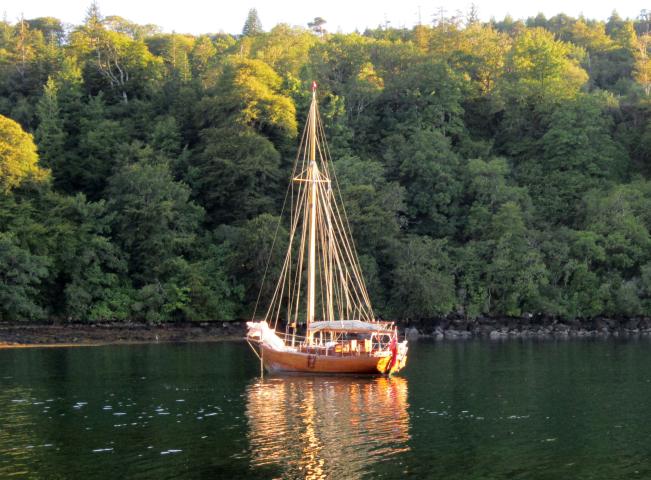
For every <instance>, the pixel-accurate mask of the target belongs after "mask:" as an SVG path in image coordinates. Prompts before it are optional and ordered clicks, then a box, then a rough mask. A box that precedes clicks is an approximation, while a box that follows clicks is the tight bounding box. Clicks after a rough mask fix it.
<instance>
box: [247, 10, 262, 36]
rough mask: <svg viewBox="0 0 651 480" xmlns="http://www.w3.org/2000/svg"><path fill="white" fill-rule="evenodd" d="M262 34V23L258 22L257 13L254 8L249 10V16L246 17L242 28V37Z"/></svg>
mask: <svg viewBox="0 0 651 480" xmlns="http://www.w3.org/2000/svg"><path fill="white" fill-rule="evenodd" d="M261 33H262V22H260V17H258V11H257V10H256V9H255V8H252V9H251V10H249V14H248V15H247V16H246V21H245V22H244V27H243V28H242V35H243V36H245V37H249V36H255V35H259V34H261Z"/></svg>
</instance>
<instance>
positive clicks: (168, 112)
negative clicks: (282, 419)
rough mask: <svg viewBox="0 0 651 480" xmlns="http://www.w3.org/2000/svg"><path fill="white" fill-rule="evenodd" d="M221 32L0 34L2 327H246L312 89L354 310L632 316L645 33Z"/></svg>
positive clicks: (19, 24) (648, 303) (650, 143)
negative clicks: (343, 227) (357, 270)
mask: <svg viewBox="0 0 651 480" xmlns="http://www.w3.org/2000/svg"><path fill="white" fill-rule="evenodd" d="M242 20H243V23H244V28H243V30H242V33H241V34H239V35H229V34H224V33H220V34H206V35H200V36H193V35H185V34H177V33H171V34H170V33H163V32H161V31H160V29H159V28H158V27H156V26H154V25H137V24H134V23H132V22H130V21H128V20H126V19H124V18H122V17H118V16H103V15H102V14H101V13H100V10H99V8H98V7H97V5H96V4H93V5H91V6H90V8H89V9H88V12H87V15H86V18H85V21H84V23H83V24H82V25H78V26H70V25H63V24H62V22H61V21H60V20H58V19H56V18H51V17H44V18H34V19H20V20H17V21H16V22H14V23H12V22H10V21H7V20H5V21H3V22H0V320H2V321H43V320H58V321H67V322H80V321H81V322H100V321H146V322H165V321H184V320H190V321H204V320H229V319H237V318H246V317H247V316H249V315H251V312H252V310H253V306H254V304H255V302H256V298H257V296H258V292H259V290H260V288H261V282H262V279H263V277H264V273H265V268H266V265H267V258H268V257H269V253H270V250H271V249H274V250H277V252H276V254H275V255H272V257H271V258H272V260H271V263H270V264H269V272H268V273H267V277H268V278H273V276H274V273H275V272H276V271H277V270H278V269H279V267H280V262H281V261H282V257H283V254H282V252H283V249H284V247H283V246H282V238H283V236H284V235H286V234H287V231H286V228H287V225H286V224H285V223H282V222H281V223H280V224H279V223H278V218H279V217H278V215H279V214H280V211H281V206H282V203H283V198H284V194H285V191H286V186H287V184H288V181H289V177H290V172H291V166H292V163H293V161H294V159H295V156H296V149H297V145H298V140H299V139H298V138H297V137H298V136H299V135H300V129H301V125H302V124H303V122H304V120H305V115H306V113H307V107H308V105H309V101H310V95H311V93H310V88H309V86H310V84H311V82H312V80H317V81H318V82H319V90H318V98H319V102H320V108H321V114H322V117H323V120H324V123H325V126H326V130H327V131H326V133H327V136H328V139H329V144H330V149H331V152H332V157H333V159H334V160H335V170H336V172H337V176H338V179H339V183H340V186H341V189H342V195H343V198H344V199H345V202H346V209H347V212H348V217H349V220H350V224H351V228H352V231H353V236H354V238H355V241H356V246H357V249H358V252H359V254H360V257H361V264H362V267H363V270H364V275H365V277H366V280H367V283H368V285H369V290H370V293H371V297H372V299H373V301H374V307H375V309H376V313H377V314H378V315H381V316H383V317H384V318H398V319H401V318H411V319H413V318H432V317H436V316H442V315H447V314H451V313H455V314H461V315H464V316H466V317H468V318H474V317H477V316H480V315H493V316H513V317H518V316H529V315H537V314H545V315H555V316H559V317H563V318H577V317H593V316H597V315H610V316H630V315H651V235H650V232H651V180H649V178H648V177H649V176H650V175H651V159H650V154H651V123H650V119H651V103H650V102H649V100H650V98H651V97H650V94H651V62H650V60H649V51H650V50H651V33H650V32H649V27H650V24H651V14H648V13H647V12H644V11H643V12H642V14H641V15H640V17H639V18H637V19H635V20H625V19H622V18H620V17H619V16H618V14H617V13H615V12H613V14H612V15H611V17H610V18H609V19H608V20H607V21H605V22H604V21H595V20H590V19H586V18H571V17H568V16H566V15H563V14H559V15H556V16H554V17H552V18H549V19H547V18H545V17H544V16H542V15H538V16H536V17H533V18H529V19H527V20H525V21H521V20H513V19H512V18H510V17H507V18H505V19H503V20H501V21H496V20H492V21H490V22H480V21H479V20H478V19H477V16H476V14H475V12H473V11H471V12H469V13H468V14H467V15H465V16H464V17H450V18H446V17H443V16H438V17H437V18H435V20H434V22H433V23H432V24H430V25H418V26H416V27H414V28H411V29H405V28H389V27H388V25H385V26H380V27H378V28H377V29H373V30H367V31H365V32H364V33H363V34H360V33H351V34H340V33H336V34H335V33H329V32H328V31H327V23H326V22H325V20H324V19H322V18H315V19H314V21H312V22H309V24H307V25H308V27H307V28H300V27H290V26H288V25H284V24H280V25H276V26H275V27H273V28H272V29H270V30H269V31H265V30H263V28H262V24H261V22H260V19H259V18H258V16H257V13H256V12H255V11H253V10H252V11H251V12H250V14H249V16H248V18H246V19H242ZM277 228H278V230H277ZM274 236H277V237H278V240H277V241H276V242H275V243H274V242H273V239H274ZM271 283H273V282H271ZM269 288H273V285H266V286H264V287H263V292H262V296H263V297H264V296H265V291H264V290H267V289H269Z"/></svg>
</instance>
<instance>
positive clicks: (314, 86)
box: [312, 80, 316, 92]
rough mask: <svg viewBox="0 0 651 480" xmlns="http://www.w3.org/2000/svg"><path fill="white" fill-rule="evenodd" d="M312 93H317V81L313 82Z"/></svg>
mask: <svg viewBox="0 0 651 480" xmlns="http://www.w3.org/2000/svg"><path fill="white" fill-rule="evenodd" d="M312 91H313V92H316V80H313V81H312Z"/></svg>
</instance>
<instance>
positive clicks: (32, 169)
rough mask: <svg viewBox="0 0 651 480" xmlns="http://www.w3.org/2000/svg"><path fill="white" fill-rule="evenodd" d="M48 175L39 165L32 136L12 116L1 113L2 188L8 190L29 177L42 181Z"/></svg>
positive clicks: (0, 187)
mask: <svg viewBox="0 0 651 480" xmlns="http://www.w3.org/2000/svg"><path fill="white" fill-rule="evenodd" d="M48 175H49V172H48V171H47V170H44V169H42V168H41V167H39V165H38V154H37V153H36V145H34V141H33V139H32V136H31V135H30V134H29V133H27V132H25V131H24V130H23V129H22V128H21V126H20V125H18V124H17V123H16V122H14V121H13V120H11V119H10V118H7V117H4V116H2V115H0V190H1V191H3V192H8V191H9V190H11V189H12V188H15V187H16V186H18V185H19V184H20V183H21V182H23V181H25V180H27V179H32V180H35V181H42V180H45V179H47V177H48Z"/></svg>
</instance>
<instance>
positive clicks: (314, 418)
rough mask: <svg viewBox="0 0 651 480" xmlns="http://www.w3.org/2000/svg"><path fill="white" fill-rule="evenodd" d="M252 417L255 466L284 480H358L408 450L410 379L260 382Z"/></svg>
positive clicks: (250, 403) (251, 391) (251, 399)
mask: <svg viewBox="0 0 651 480" xmlns="http://www.w3.org/2000/svg"><path fill="white" fill-rule="evenodd" d="M246 415H247V417H248V423H249V434H248V435H249V441H250V451H251V462H252V466H253V467H254V468H255V467H268V468H271V469H273V470H274V471H278V473H279V474H280V476H281V477H282V478H310V479H318V478H326V477H328V478H355V477H359V476H362V475H364V474H367V473H369V470H370V467H371V466H372V465H373V464H375V463H376V462H380V461H387V460H389V461H391V459H392V457H393V456H394V455H396V454H398V453H401V452H405V451H408V450H409V445H408V441H409V439H410V435H409V413H408V403H407V381H406V380H405V379H404V378H399V377H394V378H387V377H375V378H359V377H306V376H285V377H277V378H274V377H271V378H269V379H262V380H256V381H254V382H252V383H251V384H250V385H249V386H248V388H247V406H246Z"/></svg>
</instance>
